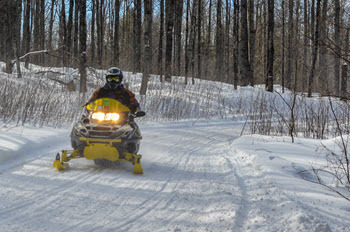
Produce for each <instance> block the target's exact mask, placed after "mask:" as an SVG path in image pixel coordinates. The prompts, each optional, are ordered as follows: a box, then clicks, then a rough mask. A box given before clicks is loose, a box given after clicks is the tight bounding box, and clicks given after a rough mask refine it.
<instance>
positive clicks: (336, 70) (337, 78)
mask: <svg viewBox="0 0 350 232" xmlns="http://www.w3.org/2000/svg"><path fill="white" fill-rule="evenodd" d="M326 2H327V0H325V3H324V4H326ZM334 12H335V14H334V43H335V49H334V50H335V54H334V90H335V96H339V92H340V73H339V71H340V57H339V54H340V53H341V47H340V4H339V0H335V1H334ZM323 20H324V19H323ZM320 59H321V57H320ZM320 65H321V64H320ZM322 71H325V70H323V69H322Z"/></svg>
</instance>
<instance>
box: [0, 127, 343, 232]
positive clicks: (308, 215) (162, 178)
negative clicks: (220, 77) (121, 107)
mask: <svg viewBox="0 0 350 232" xmlns="http://www.w3.org/2000/svg"><path fill="white" fill-rule="evenodd" d="M243 124H244V122H239V121H232V120H209V121H203V120H197V121H193V120H188V121H182V122H176V123H175V122H162V123H159V122H158V123H157V122H152V123H146V122H144V123H141V125H140V128H141V131H142V133H143V137H144V139H143V141H142V145H141V150H140V153H141V154H143V160H142V161H143V168H144V171H145V173H144V174H143V175H142V176H140V175H133V174H132V167H131V165H129V164H127V163H121V164H120V165H119V166H118V167H115V168H112V169H102V168H99V167H96V166H95V165H94V164H93V162H92V161H88V160H72V161H71V162H70V168H69V169H68V170H67V171H64V172H55V171H54V169H53V168H52V163H53V160H54V158H55V154H56V153H57V152H59V151H60V150H62V149H66V148H70V144H69V132H70V131H69V130H68V129H67V130H64V129H60V130H58V129H51V130H50V129H48V128H44V129H38V128H30V127H29V128H28V127H16V128H14V129H11V130H9V131H4V130H1V137H0V140H1V141H0V142H1V148H0V149H1V150H0V154H1V157H2V160H1V163H0V172H1V174H0V186H1V188H0V224H1V231H36V232H37V231H315V232H316V231H317V232H318V231H348V230H349V228H350V204H349V202H348V201H346V200H344V199H343V198H341V197H339V196H338V195H337V194H336V193H333V192H331V191H329V190H328V189H325V188H324V187H322V186H321V185H318V184H313V183H311V182H309V181H307V180H303V179H302V178H301V176H300V175H299V174H298V171H299V170H301V169H309V168H310V164H313V165H316V164H322V162H324V160H323V158H322V155H321V154H320V153H319V152H317V151H318V150H317V148H318V147H319V146H320V141H318V140H310V139H297V140H296V142H295V143H294V144H292V143H291V141H290V138H288V137H267V136H260V135H253V136H242V137H239V134H240V132H241V128H242V126H243ZM323 142H324V143H327V142H328V143H332V141H331V140H329V141H323ZM3 154H6V157H5V156H3ZM305 175H307V174H305Z"/></svg>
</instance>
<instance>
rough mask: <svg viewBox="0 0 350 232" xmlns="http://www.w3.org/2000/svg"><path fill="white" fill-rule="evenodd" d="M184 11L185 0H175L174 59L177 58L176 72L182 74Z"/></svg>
mask: <svg viewBox="0 0 350 232" xmlns="http://www.w3.org/2000/svg"><path fill="white" fill-rule="evenodd" d="M182 11H183V0H177V1H175V25H174V40H175V41H174V46H175V50H174V54H175V56H174V59H175V67H174V71H175V72H174V74H176V75H180V71H181V50H182V46H181V42H182V41H181V35H182V32H181V28H182Z"/></svg>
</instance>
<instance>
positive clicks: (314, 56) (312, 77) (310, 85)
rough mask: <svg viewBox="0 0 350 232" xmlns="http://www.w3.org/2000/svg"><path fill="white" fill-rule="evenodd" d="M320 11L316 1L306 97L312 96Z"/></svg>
mask: <svg viewBox="0 0 350 232" xmlns="http://www.w3.org/2000/svg"><path fill="white" fill-rule="evenodd" d="M320 11H321V0H317V7H316V28H315V35H314V36H313V39H314V40H313V41H312V42H313V52H312V66H311V71H310V76H309V80H308V92H307V96H308V97H311V96H312V90H313V89H312V86H313V84H314V75H315V68H316V61H317V51H318V43H319V42H318V39H319V38H318V34H319V24H320Z"/></svg>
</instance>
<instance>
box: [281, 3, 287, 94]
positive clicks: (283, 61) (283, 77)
mask: <svg viewBox="0 0 350 232" xmlns="http://www.w3.org/2000/svg"><path fill="white" fill-rule="evenodd" d="M285 21H286V19H285V1H284V0H282V58H281V63H282V64H281V82H282V83H281V85H282V92H283V93H284V87H285V73H284V64H285V59H284V54H285V41H286V38H285V37H286V33H285Z"/></svg>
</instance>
